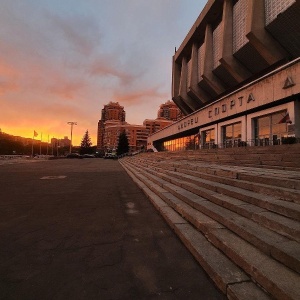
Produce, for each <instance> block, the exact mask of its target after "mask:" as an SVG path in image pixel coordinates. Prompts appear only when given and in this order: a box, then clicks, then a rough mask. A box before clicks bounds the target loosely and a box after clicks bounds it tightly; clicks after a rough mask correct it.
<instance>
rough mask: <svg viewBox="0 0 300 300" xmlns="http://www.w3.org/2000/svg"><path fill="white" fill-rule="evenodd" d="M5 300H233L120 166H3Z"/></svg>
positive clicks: (0, 228)
mask: <svg viewBox="0 0 300 300" xmlns="http://www.w3.org/2000/svg"><path fill="white" fill-rule="evenodd" d="M0 182H1V184H0V206H1V209H0V241H1V243H0V299H224V296H223V295H222V294H220V292H219V291H218V290H217V289H216V288H215V286H214V284H213V283H212V282H211V280H210V279H208V277H207V275H206V274H205V272H204V271H203V270H202V268H201V267H200V266H199V265H198V263H197V262H196V261H195V260H194V258H193V257H192V255H191V254H190V252H189V251H188V250H187V249H186V248H185V247H184V246H183V244H182V243H181V242H180V240H179V239H178V238H177V237H176V235H175V234H174V233H173V231H172V230H171V229H170V228H169V226H168V225H167V224H166V223H165V221H164V220H163V219H162V217H161V216H160V214H159V213H158V212H157V211H156V210H155V208H154V207H153V206H152V204H151V203H150V202H149V200H148V199H147V198H146V196H145V195H144V194H143V193H142V191H141V190H140V189H139V188H138V187H137V186H136V185H135V184H134V183H133V181H132V180H131V179H130V177H129V176H128V175H127V173H126V172H125V171H124V170H123V168H122V167H121V165H120V164H119V162H118V161H115V160H103V159H83V160H77V159H74V160H73V159H70V160H67V159H64V160H54V161H37V162H35V163H22V164H3V165H0Z"/></svg>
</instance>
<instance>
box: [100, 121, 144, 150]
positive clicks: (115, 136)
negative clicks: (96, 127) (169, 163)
mask: <svg viewBox="0 0 300 300" xmlns="http://www.w3.org/2000/svg"><path fill="white" fill-rule="evenodd" d="M123 131H125V133H126V135H127V138H128V143H129V151H131V152H133V151H137V150H141V149H143V148H146V145H147V137H148V131H147V129H146V126H143V125H132V124H121V123H119V124H116V123H112V122H108V123H106V127H105V134H104V139H103V141H104V143H103V144H104V147H105V149H116V148H117V146H118V143H119V135H120V133H121V132H123Z"/></svg>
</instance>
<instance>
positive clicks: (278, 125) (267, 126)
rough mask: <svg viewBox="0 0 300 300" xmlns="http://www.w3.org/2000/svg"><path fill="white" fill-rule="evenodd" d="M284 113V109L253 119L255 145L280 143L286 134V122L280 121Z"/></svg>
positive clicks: (285, 112)
mask: <svg viewBox="0 0 300 300" xmlns="http://www.w3.org/2000/svg"><path fill="white" fill-rule="evenodd" d="M286 114H287V111H286V110H284V111H279V112H276V113H273V114H269V115H266V116H262V117H259V118H257V119H255V122H254V124H255V145H258V146H265V145H269V144H280V143H281V139H282V138H283V137H286V136H287V123H286V122H285V121H284V122H282V120H283V118H284V117H285V116H286Z"/></svg>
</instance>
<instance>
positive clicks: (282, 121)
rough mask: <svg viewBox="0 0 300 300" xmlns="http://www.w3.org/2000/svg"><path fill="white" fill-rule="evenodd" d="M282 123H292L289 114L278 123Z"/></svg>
mask: <svg viewBox="0 0 300 300" xmlns="http://www.w3.org/2000/svg"><path fill="white" fill-rule="evenodd" d="M281 123H289V124H291V123H292V120H291V118H290V115H289V113H286V115H285V116H284V117H283V118H282V119H281V120H280V121H279V122H278V124H281Z"/></svg>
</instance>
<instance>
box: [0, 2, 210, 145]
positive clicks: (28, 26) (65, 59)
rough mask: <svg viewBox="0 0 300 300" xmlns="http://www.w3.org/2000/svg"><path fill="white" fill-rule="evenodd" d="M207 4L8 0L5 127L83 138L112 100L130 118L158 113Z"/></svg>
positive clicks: (1, 106)
mask: <svg viewBox="0 0 300 300" xmlns="http://www.w3.org/2000/svg"><path fill="white" fill-rule="evenodd" d="M205 2H206V1H197V3H196V1H194V0H164V1H161V0H152V1H146V0H126V1H125V0H124V1H123V0H101V1H96V0H78V1H76V5H74V2H73V1H72V0H66V1H61V0H51V1H48V0H14V1H11V0H2V1H1V10H0V33H1V43H0V128H1V129H2V130H3V131H4V132H8V133H12V134H16V135H21V134H23V135H25V134H28V136H29V137H31V135H32V130H33V129H35V130H38V131H39V132H41V131H43V132H44V133H46V132H48V133H49V134H50V135H53V136H57V137H63V136H65V135H68V134H69V127H68V125H67V124H66V123H67V122H68V121H70V120H71V121H77V122H78V126H76V129H75V133H74V140H75V143H79V142H80V140H81V138H82V136H83V134H84V132H85V130H86V129H88V130H89V132H90V133H91V136H92V141H93V143H94V144H96V135H97V122H98V120H99V118H100V117H101V109H102V108H103V106H104V105H105V104H107V103H108V102H109V101H119V103H120V104H121V105H123V106H124V107H125V110H126V115H127V122H129V123H135V124H142V122H143V120H144V119H149V118H155V117H156V113H157V109H158V107H159V105H160V104H161V103H163V102H165V101H166V100H168V99H170V97H171V95H170V90H171V61H172V55H173V53H174V46H176V45H177V46H179V43H180V42H181V41H182V40H183V38H184V36H185V34H186V33H187V31H188V30H189V28H190V26H191V25H192V23H193V22H194V21H195V19H196V17H197V16H198V14H199V13H200V11H201V9H202V7H203V6H204V4H205Z"/></svg>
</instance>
